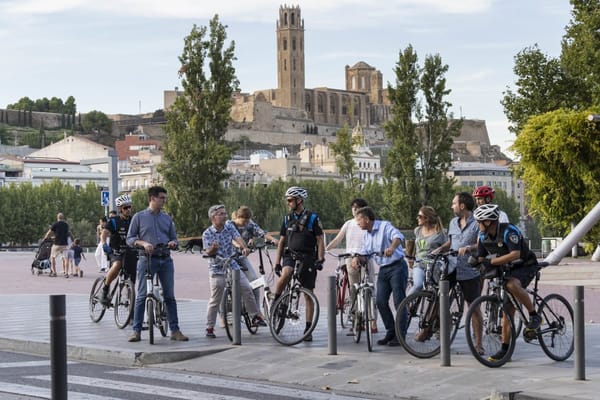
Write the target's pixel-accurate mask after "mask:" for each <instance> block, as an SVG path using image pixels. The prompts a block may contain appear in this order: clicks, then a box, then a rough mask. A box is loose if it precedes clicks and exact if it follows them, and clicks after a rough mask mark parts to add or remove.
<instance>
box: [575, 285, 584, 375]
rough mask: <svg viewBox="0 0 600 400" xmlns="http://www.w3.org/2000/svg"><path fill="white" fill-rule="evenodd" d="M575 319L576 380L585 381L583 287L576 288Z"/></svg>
mask: <svg viewBox="0 0 600 400" xmlns="http://www.w3.org/2000/svg"><path fill="white" fill-rule="evenodd" d="M574 303H575V307H574V314H575V315H574V317H573V318H574V319H575V326H574V327H573V330H574V332H573V335H574V338H573V341H574V352H575V380H576V381H584V380H585V315H584V310H585V301H584V296H583V286H575V299H574Z"/></svg>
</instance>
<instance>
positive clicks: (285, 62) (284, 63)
mask: <svg viewBox="0 0 600 400" xmlns="http://www.w3.org/2000/svg"><path fill="white" fill-rule="evenodd" d="M283 70H284V71H287V59H285V58H284V59H283Z"/></svg>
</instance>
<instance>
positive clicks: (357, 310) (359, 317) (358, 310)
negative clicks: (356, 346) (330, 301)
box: [350, 291, 365, 343]
mask: <svg viewBox="0 0 600 400" xmlns="http://www.w3.org/2000/svg"><path fill="white" fill-rule="evenodd" d="M361 303H362V299H361V298H360V293H359V292H358V291H357V292H356V295H355V296H354V301H353V302H352V307H350V309H351V310H352V311H353V313H354V317H353V318H352V331H353V332H354V336H353V337H352V339H353V340H354V343H359V342H360V337H361V335H362V328H363V327H364V326H365V322H364V321H363V313H362V304H361Z"/></svg>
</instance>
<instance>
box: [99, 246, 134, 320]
mask: <svg viewBox="0 0 600 400" xmlns="http://www.w3.org/2000/svg"><path fill="white" fill-rule="evenodd" d="M125 258H126V257H125V256H124V257H123V263H124V262H125ZM103 286H104V277H102V276H100V277H98V278H96V280H95V281H94V283H93V284H92V290H91V292H90V298H89V314H90V318H91V319H92V321H93V322H100V320H101V319H102V317H103V316H104V313H105V312H106V310H107V309H109V308H113V309H114V319H115V324H116V325H117V327H118V328H119V329H123V328H125V327H126V326H127V325H129V323H130V322H131V319H132V318H133V307H134V304H135V288H134V287H133V283H132V281H131V278H130V276H129V274H128V273H127V268H126V267H125V265H124V264H123V265H121V270H120V271H119V275H118V276H117V279H115V280H114V282H113V283H112V284H111V288H109V291H108V303H105V304H102V302H100V298H101V296H102V288H103ZM113 299H114V302H113Z"/></svg>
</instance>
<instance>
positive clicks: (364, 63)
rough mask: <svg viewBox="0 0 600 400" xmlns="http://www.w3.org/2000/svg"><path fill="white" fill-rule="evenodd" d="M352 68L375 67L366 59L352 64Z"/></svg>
mask: <svg viewBox="0 0 600 400" xmlns="http://www.w3.org/2000/svg"><path fill="white" fill-rule="evenodd" d="M352 69H373V67H371V66H370V65H369V64H367V63H366V62H364V61H359V62H357V63H356V64H354V65H353V66H352Z"/></svg>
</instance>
